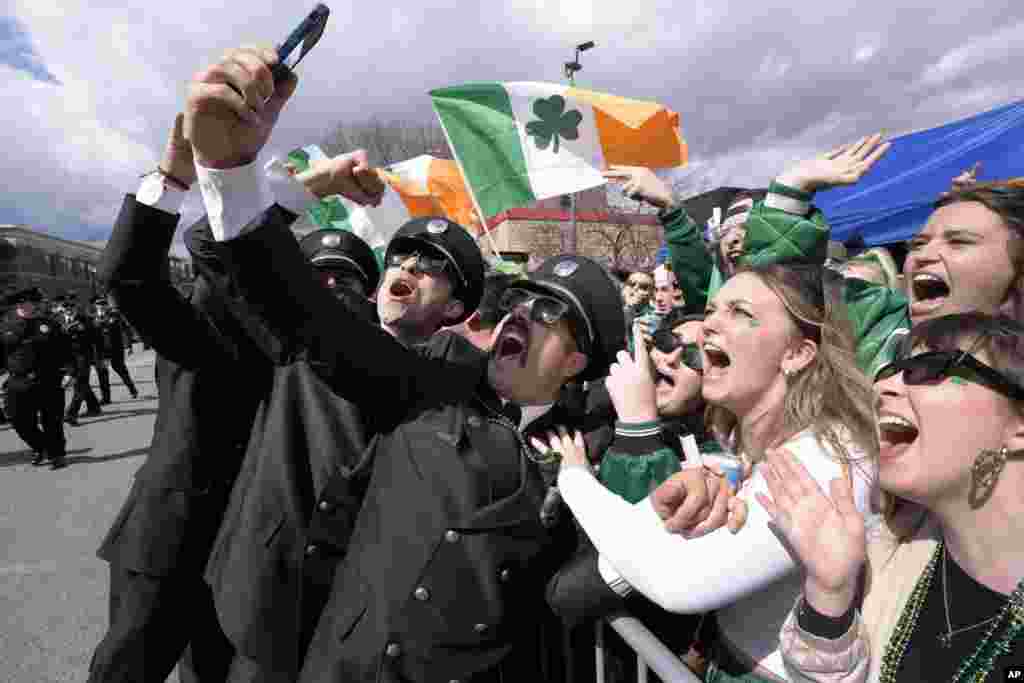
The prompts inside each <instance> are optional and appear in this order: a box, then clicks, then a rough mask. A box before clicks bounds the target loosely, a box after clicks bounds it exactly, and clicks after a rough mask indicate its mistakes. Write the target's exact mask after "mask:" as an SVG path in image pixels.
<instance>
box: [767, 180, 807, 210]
mask: <svg viewBox="0 0 1024 683" xmlns="http://www.w3.org/2000/svg"><path fill="white" fill-rule="evenodd" d="M813 197H814V195H813V194H811V193H810V192H804V191H803V190H798V189H796V188H793V187H789V186H788V185H783V184H782V183H779V182H775V181H772V184H771V185H769V186H768V195H767V196H766V197H765V198H764V205H765V206H766V207H768V208H769V209H778V210H779V211H785V212H786V213H791V214H794V215H797V216H806V215H807V212H808V211H810V209H811V199H812V198H813Z"/></svg>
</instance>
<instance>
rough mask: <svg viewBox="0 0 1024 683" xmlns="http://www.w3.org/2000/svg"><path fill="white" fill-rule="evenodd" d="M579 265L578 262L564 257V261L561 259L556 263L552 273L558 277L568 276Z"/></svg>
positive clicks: (577, 268)
mask: <svg viewBox="0 0 1024 683" xmlns="http://www.w3.org/2000/svg"><path fill="white" fill-rule="evenodd" d="M579 267H580V264H579V263H577V262H576V261H573V260H571V259H566V260H565V261H561V262H559V263H558V264H556V265H555V268H554V270H553V271H552V272H554V274H555V275H557V276H558V277H569V276H571V275H572V274H573V273H575V272H576V271H577V270H579Z"/></svg>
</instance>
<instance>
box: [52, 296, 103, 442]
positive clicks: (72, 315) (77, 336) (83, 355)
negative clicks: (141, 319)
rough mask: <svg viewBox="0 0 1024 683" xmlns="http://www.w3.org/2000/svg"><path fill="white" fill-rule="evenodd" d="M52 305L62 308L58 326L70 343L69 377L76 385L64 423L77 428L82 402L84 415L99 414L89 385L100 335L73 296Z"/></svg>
mask: <svg viewBox="0 0 1024 683" xmlns="http://www.w3.org/2000/svg"><path fill="white" fill-rule="evenodd" d="M54 302H55V303H57V304H59V305H62V306H63V307H64V313H63V320H62V321H61V324H62V326H63V328H64V333H65V334H67V336H68V339H69V340H70V343H71V359H72V360H71V375H72V377H73V378H74V383H75V392H74V394H73V395H72V397H71V401H70V402H69V403H68V410H67V415H66V416H65V418H64V421H65V422H67V423H68V424H70V425H77V424H78V413H79V411H80V410H81V408H82V403H83V402H84V403H85V407H86V413H85V414H86V416H89V417H92V416H94V415H99V414H100V412H101V411H100V402H99V400H98V399H97V398H96V394H94V393H93V391H92V386H90V384H89V376H90V374H91V372H92V366H93V365H94V364H95V363H96V360H97V349H98V346H99V340H98V337H99V335H98V333H97V331H96V325H95V323H93V320H92V317H90V316H88V315H86V314H85V313H82V312H81V311H79V310H78V309H77V303H78V302H77V297H75V295H73V294H71V295H66V296H60V297H57V298H55V299H54Z"/></svg>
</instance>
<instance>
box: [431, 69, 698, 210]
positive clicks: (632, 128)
mask: <svg viewBox="0 0 1024 683" xmlns="http://www.w3.org/2000/svg"><path fill="white" fill-rule="evenodd" d="M430 95H431V98H432V99H433V103H434V111H435V112H436V113H437V117H438V119H439V120H440V122H441V126H442V128H444V131H445V135H446V136H447V137H448V142H449V144H450V146H451V148H452V151H453V152H454V153H455V158H456V160H457V161H458V162H459V166H460V168H461V169H462V173H463V176H464V178H465V179H466V182H467V184H468V185H469V189H470V191H471V192H472V195H473V197H474V199H475V201H476V203H477V205H478V206H479V207H480V211H481V212H482V213H483V215H484V216H485V217H491V216H494V215H495V214H497V213H500V212H501V211H504V210H506V209H510V208H514V207H519V206H525V205H527V204H530V203H533V202H534V201H537V200H540V199H547V198H549V197H556V196H559V195H563V194H570V193H573V192H579V191H581V190H586V189H588V188H591V187H596V186H598V185H601V184H603V183H604V182H605V179H604V178H603V177H602V175H601V169H602V168H604V167H605V166H607V165H609V164H623V165H627V166H646V167H648V168H671V167H676V166H683V165H685V164H686V159H687V148H686V142H685V141H684V140H683V138H682V135H681V134H680V132H679V115H678V114H676V113H675V112H673V111H671V110H669V109H667V108H665V107H663V106H662V105H660V104H657V103H654V102H644V101H641V100H630V99H626V98H623V97H617V96H615V95H609V94H605V93H598V92H593V91H590V90H582V89H579V88H573V87H569V86H564V85H557V84H554V83H534V82H514V83H470V84H467V85H459V86H453V87H449V88H441V89H438V90H433V91H431V93H430Z"/></svg>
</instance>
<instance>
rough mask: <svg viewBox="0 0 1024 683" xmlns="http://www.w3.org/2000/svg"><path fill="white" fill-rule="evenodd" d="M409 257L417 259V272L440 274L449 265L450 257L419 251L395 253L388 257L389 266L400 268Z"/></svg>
mask: <svg viewBox="0 0 1024 683" xmlns="http://www.w3.org/2000/svg"><path fill="white" fill-rule="evenodd" d="M409 259H416V266H415V269H416V272H419V273H423V274H425V275H440V274H441V273H443V272H444V271H445V268H447V267H448V259H446V258H444V257H443V256H429V255H427V254H424V253H422V252H419V251H414V252H412V253H408V254H402V253H398V252H396V253H394V254H392V255H391V257H390V258H389V259H388V267H389V268H398V267H400V266H401V265H402V264H403V263H405V262H406V261H408V260H409Z"/></svg>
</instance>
